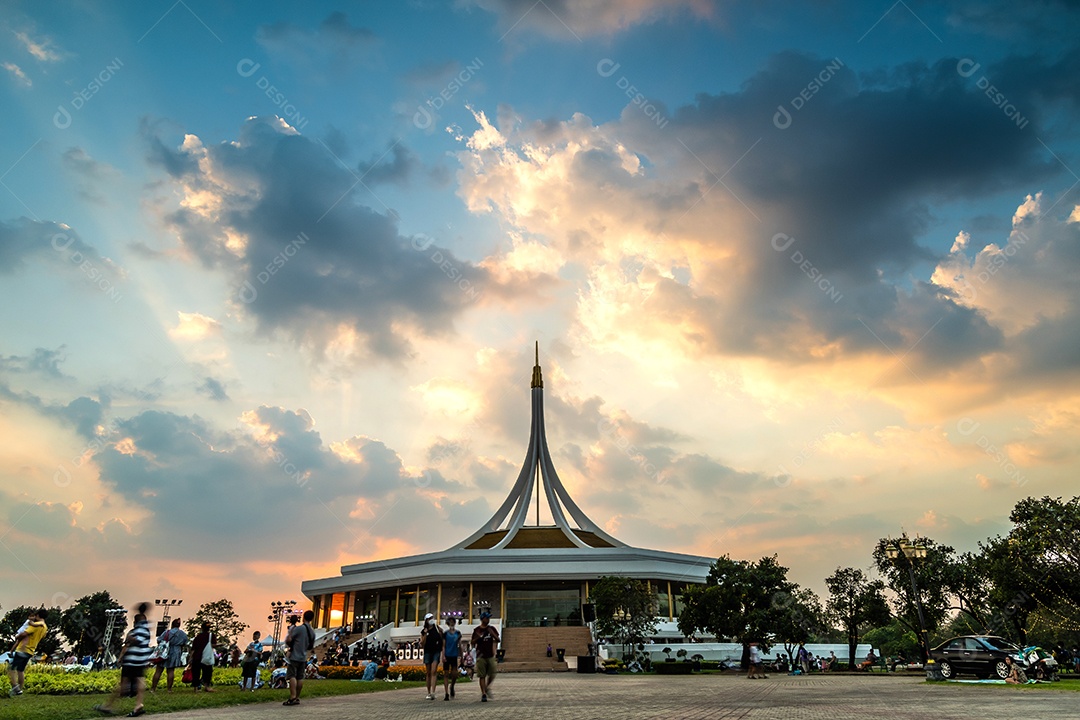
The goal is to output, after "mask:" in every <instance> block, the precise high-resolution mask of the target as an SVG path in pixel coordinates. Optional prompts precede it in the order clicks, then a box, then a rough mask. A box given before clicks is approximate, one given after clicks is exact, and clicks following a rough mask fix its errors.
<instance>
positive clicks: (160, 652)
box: [150, 630, 172, 665]
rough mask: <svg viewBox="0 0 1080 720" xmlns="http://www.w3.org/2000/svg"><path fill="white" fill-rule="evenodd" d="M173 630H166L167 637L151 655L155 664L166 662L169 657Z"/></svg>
mask: <svg viewBox="0 0 1080 720" xmlns="http://www.w3.org/2000/svg"><path fill="white" fill-rule="evenodd" d="M171 632H172V631H171V630H167V631H166V632H165V639H164V640H163V641H162V642H159V643H158V644H157V647H155V648H154V653H153V654H152V655H151V656H150V662H152V663H154V664H155V665H158V664H160V663H163V662H165V660H166V659H168V657H169V633H171Z"/></svg>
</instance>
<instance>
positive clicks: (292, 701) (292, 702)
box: [281, 698, 300, 705]
mask: <svg viewBox="0 0 1080 720" xmlns="http://www.w3.org/2000/svg"><path fill="white" fill-rule="evenodd" d="M281 704H282V705H299V704H300V698H289V699H288V700H286V701H285V702H283V703H281Z"/></svg>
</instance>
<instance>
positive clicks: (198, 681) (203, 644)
mask: <svg viewBox="0 0 1080 720" xmlns="http://www.w3.org/2000/svg"><path fill="white" fill-rule="evenodd" d="M188 664H189V665H190V666H191V685H192V687H194V688H195V692H199V691H200V690H203V691H205V692H214V687H213V686H214V633H212V632H211V631H210V623H208V622H204V623H203V624H202V632H200V633H199V634H198V635H196V636H195V639H194V640H193V641H192V642H191V655H190V657H189V662H188Z"/></svg>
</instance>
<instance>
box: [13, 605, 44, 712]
mask: <svg viewBox="0 0 1080 720" xmlns="http://www.w3.org/2000/svg"><path fill="white" fill-rule="evenodd" d="M47 632H49V627H48V626H47V625H46V624H45V609H44V608H42V609H39V610H31V611H30V615H29V617H28V618H27V619H26V622H25V623H23V625H22V627H20V628H19V632H18V633H17V634H16V635H15V642H14V643H13V644H12V646H11V664H9V665H8V678H9V679H10V680H11V690H10V691H9V693H8V694H9V695H10V696H11V697H18V696H19V695H22V694H23V683H25V682H26V664H27V663H29V662H30V658H31V657H33V655H34V653H35V652H36V651H37V646H38V643H39V642H41V639H42V638H43V637H45V633H47Z"/></svg>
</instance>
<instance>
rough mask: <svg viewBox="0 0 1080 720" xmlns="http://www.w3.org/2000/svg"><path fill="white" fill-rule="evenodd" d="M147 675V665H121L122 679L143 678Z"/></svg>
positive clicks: (133, 679)
mask: <svg viewBox="0 0 1080 720" xmlns="http://www.w3.org/2000/svg"><path fill="white" fill-rule="evenodd" d="M145 677H146V666H145V665H121V666H120V679H121V680H131V681H135V680H141V679H144V678H145Z"/></svg>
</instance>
